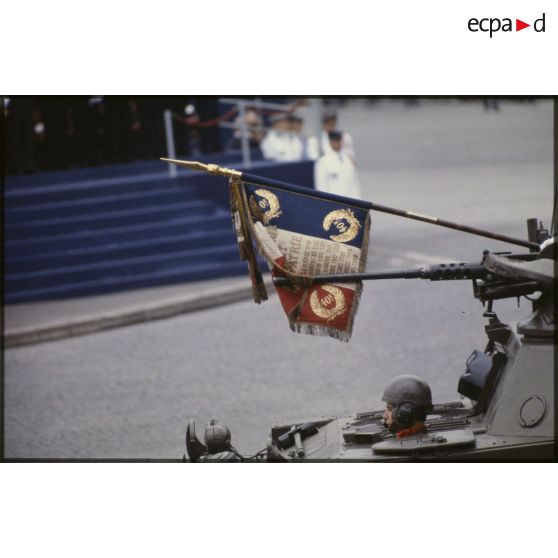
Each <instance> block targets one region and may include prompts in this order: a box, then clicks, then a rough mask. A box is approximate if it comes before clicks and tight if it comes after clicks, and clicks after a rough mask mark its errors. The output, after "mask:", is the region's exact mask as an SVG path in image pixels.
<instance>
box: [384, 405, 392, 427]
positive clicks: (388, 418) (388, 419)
mask: <svg viewBox="0 0 558 558" xmlns="http://www.w3.org/2000/svg"><path fill="white" fill-rule="evenodd" d="M384 425H385V426H386V428H387V429H388V430H391V428H392V426H393V405H392V404H391V403H388V404H387V405H386V410H385V411H384Z"/></svg>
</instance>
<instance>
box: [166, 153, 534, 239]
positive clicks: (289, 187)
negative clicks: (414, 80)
mask: <svg viewBox="0 0 558 558" xmlns="http://www.w3.org/2000/svg"><path fill="white" fill-rule="evenodd" d="M161 161H165V162H166V163H174V164H175V165H178V166H181V167H185V168H187V169H190V170H197V171H203V172H208V173H209V174H216V175H219V176H225V177H228V178H236V179H238V180H242V181H243V182H249V183H252V184H257V185H261V186H268V187H269V188H277V189H278V190H284V191H286V192H294V193H297V194H302V195H306V196H312V195H317V196H318V197H320V198H321V199H325V200H330V201H333V202H337V203H341V204H346V205H353V206H355V207H359V208H361V209H367V210H371V211H380V212H382V213H389V214H391V215H397V216H399V217H406V218H407V219H414V220H416V221H422V222H424V223H430V224H432V225H438V226H440V227H446V228H448V229H454V230H458V231H461V232H466V233H469V234H474V235H477V236H483V237H485V238H491V239H493V240H500V241H501V242H507V243H509V244H515V245H517V246H523V247H524V248H530V249H536V250H539V248H540V247H539V245H538V244H537V243H536V242H529V241H528V240H521V239H519V238H514V237H511V236H507V235H503V234H498V233H494V232H491V231H487V230H485V229H479V228H476V227H469V226H468V225H462V224H460V223H454V222H452V221H447V220H446V219H439V218H437V217H429V216H428V215H423V214H421V213H415V212H413V211H406V210H403V209H397V208H394V207H388V206H385V205H380V204H376V203H372V202H368V201H365V200H357V199H355V198H348V197H346V196H339V195H337V194H331V193H329V192H316V191H315V190H312V189H310V188H305V187H303V186H298V185H296V184H289V183H288V182H283V181H280V180H274V179H272V178H267V177H265V176H257V175H255V174H250V173H247V172H241V171H238V170H234V169H228V168H225V167H220V166H219V165H213V164H204V163H199V162H195V161H179V160H176V159H166V158H161Z"/></svg>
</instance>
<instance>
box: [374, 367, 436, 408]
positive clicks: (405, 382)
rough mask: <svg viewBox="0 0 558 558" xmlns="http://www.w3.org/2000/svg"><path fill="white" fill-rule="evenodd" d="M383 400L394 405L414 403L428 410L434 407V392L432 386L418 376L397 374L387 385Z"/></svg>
mask: <svg viewBox="0 0 558 558" xmlns="http://www.w3.org/2000/svg"><path fill="white" fill-rule="evenodd" d="M382 401H386V402H387V403H391V404H392V405H396V406H398V405H400V404H401V403H414V404H415V405H417V406H419V407H424V408H425V409H426V410H431V409H432V392H431V391H430V386H429V385H428V384H427V383H426V382H425V381H424V380H423V379H422V378H419V377H418V376H413V375H412V374H403V375H401V376H397V377H396V378H394V379H393V380H391V382H389V384H388V385H387V386H386V389H385V390H384V394H383V396H382Z"/></svg>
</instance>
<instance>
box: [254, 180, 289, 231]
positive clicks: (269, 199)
mask: <svg viewBox="0 0 558 558" xmlns="http://www.w3.org/2000/svg"><path fill="white" fill-rule="evenodd" d="M254 193H255V194H256V195H258V196H259V197H260V199H259V200H256V198H255V197H254V196H251V197H250V208H251V209H252V212H253V213H254V214H255V215H256V216H258V217H260V218H261V220H262V221H263V224H264V225H267V224H269V222H270V221H271V220H272V219H276V218H277V217H279V215H282V214H283V212H282V211H281V206H280V205H279V199H278V198H277V196H276V195H275V194H274V193H273V192H270V191H269V190H264V189H263V188H259V189H258V190H256V191H255V192H254Z"/></svg>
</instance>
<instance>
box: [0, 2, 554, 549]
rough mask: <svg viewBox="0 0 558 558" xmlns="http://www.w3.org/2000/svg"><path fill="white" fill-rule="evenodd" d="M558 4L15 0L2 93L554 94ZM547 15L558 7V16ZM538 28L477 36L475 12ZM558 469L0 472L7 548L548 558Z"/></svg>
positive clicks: (39, 468) (61, 467) (46, 467)
mask: <svg viewBox="0 0 558 558" xmlns="http://www.w3.org/2000/svg"><path fill="white" fill-rule="evenodd" d="M555 6H556V2H555V1H553V2H550V1H541V2H537V1H530V2H527V1H526V0H525V1H523V2H517V1H505V2H504V1H486V0H484V1H482V2H481V1H470V0H469V1H467V2H457V1H452V2H449V1H447V0H446V1H431V2H424V1H423V2H411V1H401V0H400V1H398V2H371V1H368V2H366V1H363V0H360V1H358V2H357V1H354V0H338V1H331V0H326V1H322V2H311V1H309V0H307V1H306V2H303V1H302V0H297V1H293V0H283V1H281V2H267V3H266V2H261V1H260V2H255V1H236V2H211V1H205V2H203V3H201V2H200V3H198V4H192V3H191V2H169V1H157V2H154V1H149V2H147V1H138V2H135V3H127V2H126V3H125V2H116V1H115V0H112V1H106V0H98V1H96V2H88V3H83V2H80V3H78V2H75V1H74V2H70V1H49V2H44V1H43V2H30V1H23V0H20V1H19V2H17V3H14V2H12V3H10V4H9V5H3V7H2V31H1V33H0V47H1V52H2V53H3V57H2V58H3V59H2V66H1V71H0V94H4V95H13V94H97V93H99V94H114V93H122V94H132V93H133V94H139V93H141V94H146V95H149V94H181V93H184V94H186V93H187V94H214V95H216V94H221V95H223V94H227V95H241V94H257V95H263V94H274V95H277V96H279V95H286V94H289V95H295V94H299V95H302V94H304V95H309V96H311V95H326V94H329V95H342V94H353V95H386V94H392V95H457V94H459V95H481V94H491V95H521V94H528V95H552V94H556V93H557V92H558V87H557V74H558V72H557V71H556V53H557V52H558V44H557V31H556V26H557V25H558V24H557V23H556V21H555V17H558V15H557V10H556V8H555ZM553 8H554V10H553ZM542 12H545V13H546V32H545V33H534V32H533V30H532V29H531V28H529V29H526V30H523V31H521V32H519V33H516V32H512V33H498V34H496V35H495V36H494V37H493V38H492V39H490V38H489V36H488V34H487V33H470V32H469V31H468V30H467V21H468V20H469V19H470V18H471V17H476V18H482V17H500V18H504V17H509V18H512V20H513V21H514V22H515V18H519V19H522V20H523V21H525V22H527V23H532V21H533V20H534V19H536V18H538V17H540V15H541V14H542ZM555 471H556V469H555V465H554V464H456V465H452V464H444V463H442V464H434V465H401V464H395V465H381V466H378V465H372V464H350V465H340V464H319V465H296V466H286V467H284V466H277V465H270V466H268V465H265V466H251V465H242V466H226V467H212V466H202V467H196V466H187V465H186V466H182V465H171V464H144V465H140V464H131V465H129V464H36V463H33V464H2V466H1V469H0V494H1V499H2V506H1V507H0V525H1V526H2V533H3V535H2V539H3V540H2V549H3V551H4V552H5V551H6V550H7V553H6V554H4V555H5V556H10V557H12V556H31V555H46V556H50V555H56V556H60V557H62V556H80V557H83V556H96V557H98V556H134V557H135V556H147V555H150V556H154V555H156V556H170V555H179V556H197V555H200V556H207V555H209V556H216V555H219V556H222V555H223V554H225V553H230V554H234V555H235V556H237V555H239V556H250V557H252V556H256V555H261V556H266V557H267V556H279V555H285V554H287V553H288V554H291V555H292V556H295V557H298V556H302V555H309V556H376V555H386V554H388V553H389V554H390V555H395V556H411V557H413V558H414V557H415V556H438V555H449V556H451V557H452V558H453V557H456V558H459V557H461V556H464V557H465V556H471V554H473V555H474V556H495V555H501V556H518V555H519V556H526V555H529V556H546V555H548V554H549V552H552V551H553V549H554V530H555V516H556V514H555V505H556V496H557V491H556V482H555V481H554V480H552V479H553V478H554V477H555Z"/></svg>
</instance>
